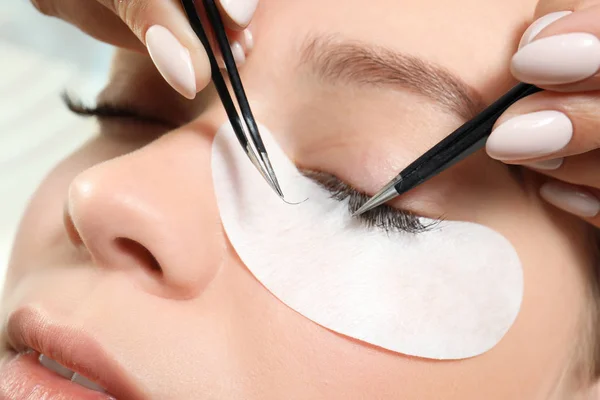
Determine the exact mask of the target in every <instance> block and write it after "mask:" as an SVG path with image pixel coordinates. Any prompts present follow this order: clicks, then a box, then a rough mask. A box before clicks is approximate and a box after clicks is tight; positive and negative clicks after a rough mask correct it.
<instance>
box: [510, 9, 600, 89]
mask: <svg viewBox="0 0 600 400" xmlns="http://www.w3.org/2000/svg"><path fill="white" fill-rule="evenodd" d="M579 7H581V8H578V9H576V10H575V11H574V12H572V13H569V12H565V11H568V10H563V11H562V12H555V13H552V14H548V15H546V16H544V17H541V18H540V19H538V20H537V21H536V22H534V23H533V24H532V26H531V27H530V29H528V30H527V31H526V33H525V35H524V36H523V38H522V41H521V46H522V47H521V48H520V49H519V51H518V52H517V53H516V54H515V55H514V57H513V59H512V62H511V71H512V73H513V75H514V76H515V77H516V78H517V79H518V80H520V81H523V82H528V83H532V84H534V85H537V86H540V87H543V88H545V89H549V90H553V91H563V92H569V91H571V92H572V91H588V90H599V89H600V74H599V70H600V39H599V38H600V25H599V24H598V23H597V21H598V19H599V18H600V1H598V0H595V1H594V2H592V1H590V0H588V1H587V2H585V4H584V6H582V5H581V4H579Z"/></svg>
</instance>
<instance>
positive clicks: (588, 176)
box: [525, 150, 600, 189]
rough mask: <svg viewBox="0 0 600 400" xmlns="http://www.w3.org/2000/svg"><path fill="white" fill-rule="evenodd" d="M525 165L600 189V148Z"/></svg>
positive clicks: (581, 184) (575, 183)
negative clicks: (599, 172)
mask: <svg viewBox="0 0 600 400" xmlns="http://www.w3.org/2000/svg"><path fill="white" fill-rule="evenodd" d="M525 166H527V167H530V168H532V169H534V170H535V171H537V172H540V173H542V174H544V175H547V176H549V177H552V178H555V179H558V180H560V181H563V182H567V183H570V184H573V185H580V186H588V187H591V188H596V189H600V174H598V171H600V151H599V150H595V151H590V152H589V153H584V154H580V155H577V156H572V157H567V158H556V159H551V160H546V161H543V162H537V163H532V164H526V165H525Z"/></svg>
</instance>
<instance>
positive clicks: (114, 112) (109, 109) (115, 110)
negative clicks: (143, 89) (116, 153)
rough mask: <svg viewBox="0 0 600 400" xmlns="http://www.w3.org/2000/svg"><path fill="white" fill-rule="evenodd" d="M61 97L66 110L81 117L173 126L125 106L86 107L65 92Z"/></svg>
mask: <svg viewBox="0 0 600 400" xmlns="http://www.w3.org/2000/svg"><path fill="white" fill-rule="evenodd" d="M61 97H62V100H63V102H64V104H65V106H67V108H68V109H69V110H70V111H71V112H72V113H74V114H77V115H80V116H83V117H96V118H122V119H130V120H135V121H139V122H143V123H151V124H158V125H165V126H168V127H172V125H173V124H171V123H169V122H167V121H164V120H162V119H160V118H156V117H152V116H148V115H145V114H142V113H141V112H140V111H138V110H136V109H135V108H133V107H128V106H125V105H114V104H110V103H101V104H97V105H95V106H88V105H85V104H83V102H82V101H81V100H79V99H76V98H74V97H73V96H71V95H70V94H68V93H66V92H63V93H62V95H61Z"/></svg>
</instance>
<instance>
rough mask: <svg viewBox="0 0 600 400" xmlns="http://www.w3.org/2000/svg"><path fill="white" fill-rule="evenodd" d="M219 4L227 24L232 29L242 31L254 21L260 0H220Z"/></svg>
mask: <svg viewBox="0 0 600 400" xmlns="http://www.w3.org/2000/svg"><path fill="white" fill-rule="evenodd" d="M217 6H218V7H219V10H220V11H221V15H222V16H223V21H224V22H225V25H226V26H227V27H228V28H229V29H231V30H234V31H242V30H244V29H245V28H246V27H248V25H249V24H250V21H252V17H253V16H254V13H255V12H256V8H257V7H258V0H218V1H217Z"/></svg>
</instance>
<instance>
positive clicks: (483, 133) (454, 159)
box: [354, 83, 542, 215]
mask: <svg viewBox="0 0 600 400" xmlns="http://www.w3.org/2000/svg"><path fill="white" fill-rule="evenodd" d="M541 90H542V89H540V88H538V87H536V86H533V85H529V84H525V83H519V84H518V85H517V86H515V87H514V88H512V89H511V90H510V91H508V92H507V93H506V94H505V95H504V96H502V97H500V98H499V99H498V100H496V101H495V102H494V103H493V104H492V105H490V106H489V107H487V108H486V109H485V110H483V111H482V112H481V113H479V114H478V115H477V116H476V117H475V118H473V119H472V120H470V121H469V122H467V123H465V124H464V125H463V126H461V127H460V128H458V129H457V130H455V131H454V132H453V133H451V134H450V135H449V136H447V137H446V138H445V139H443V140H442V141H441V142H439V143H438V144H436V145H435V146H434V147H432V148H431V149H430V150H428V151H427V152H426V153H425V154H423V155H422V156H421V157H419V158H418V159H417V160H415V161H414V162H413V163H412V164H410V165H409V166H408V167H406V168H405V169H404V170H402V171H401V172H400V173H399V174H398V175H397V176H396V177H395V178H394V179H392V180H391V181H390V182H389V183H388V184H387V185H385V186H384V187H383V189H381V190H380V191H379V192H378V193H377V194H376V195H375V196H373V197H371V198H370V199H369V200H368V201H367V202H366V203H365V204H363V206H362V207H360V208H359V209H358V210H357V211H356V212H355V213H354V215H361V214H363V213H365V212H367V211H369V210H372V209H373V208H375V207H378V206H379V205H381V204H384V203H387V202H388V201H390V200H392V199H393V198H395V197H398V196H400V195H401V194H403V193H406V192H408V191H409V190H411V189H413V188H415V187H416V186H418V185H420V184H421V183H423V182H425V181H427V180H429V179H431V178H433V177H434V176H436V175H437V174H439V173H440V172H442V171H444V170H446V169H448V168H450V167H451V166H453V165H454V164H456V163H458V162H459V161H462V160H463V159H465V158H466V157H468V156H469V155H471V154H473V153H474V152H475V151H477V150H479V149H481V148H482V147H483V146H484V145H485V142H486V140H487V138H488V136H489V135H490V134H491V133H492V128H493V127H494V124H495V123H496V121H497V120H498V118H500V116H501V115H502V114H503V113H504V111H506V109H508V107H510V106H511V105H512V104H513V103H515V102H517V101H518V100H520V99H522V98H523V97H527V96H529V95H532V94H534V93H537V92H539V91H541Z"/></svg>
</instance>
